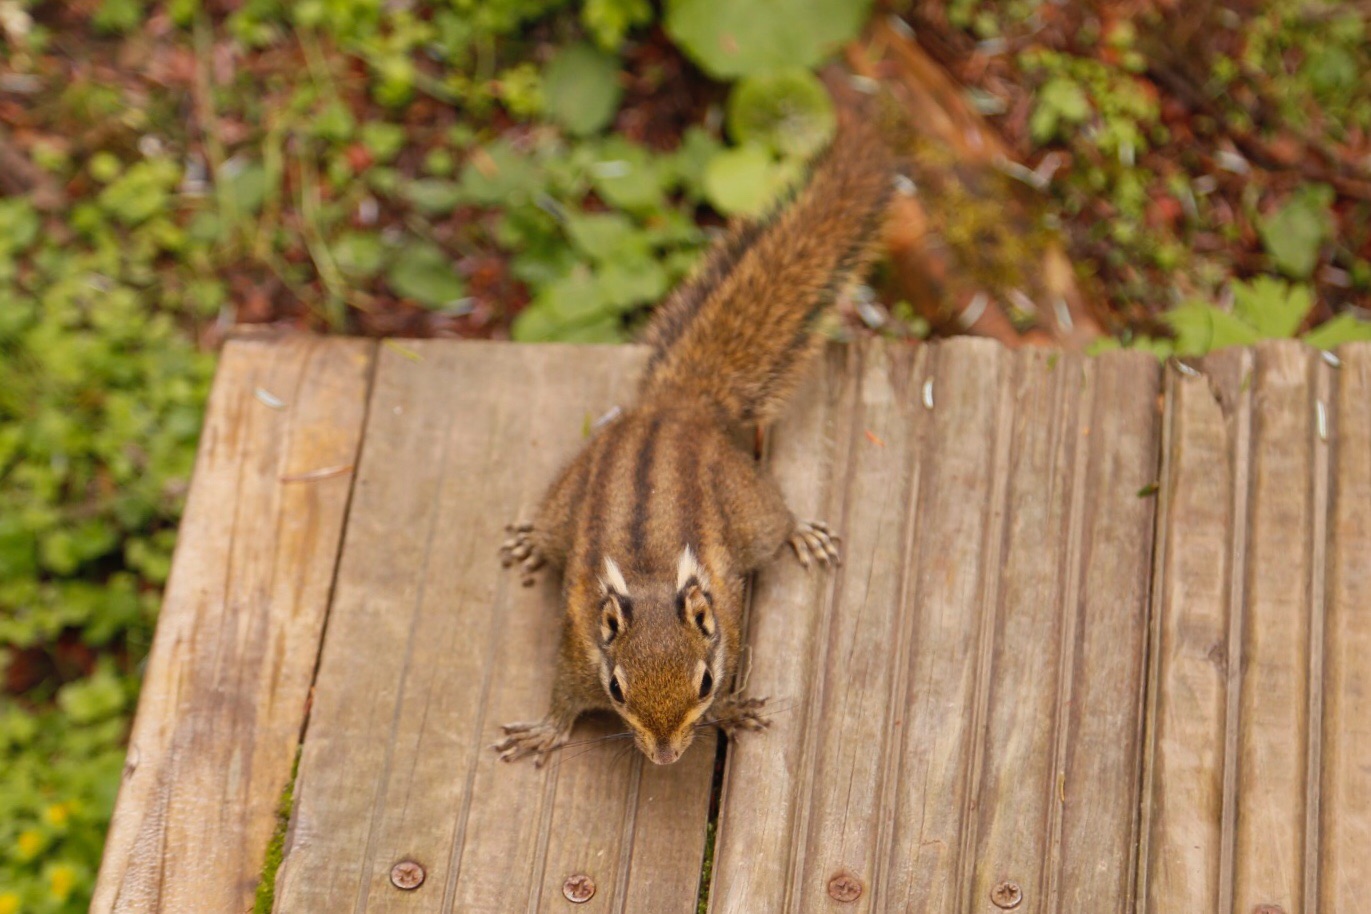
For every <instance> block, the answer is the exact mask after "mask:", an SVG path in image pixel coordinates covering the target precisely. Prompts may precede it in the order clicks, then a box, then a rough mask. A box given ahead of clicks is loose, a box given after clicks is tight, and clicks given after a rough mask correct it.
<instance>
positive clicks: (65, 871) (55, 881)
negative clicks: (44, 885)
mask: <svg viewBox="0 0 1371 914" xmlns="http://www.w3.org/2000/svg"><path fill="white" fill-rule="evenodd" d="M48 882H49V883H50V887H51V891H52V897H53V898H56V899H57V900H58V901H66V900H67V896H69V895H71V890H72V889H74V888H76V868H75V867H72V866H69V865H68V864H65V863H59V864H57V865H56V866H54V867H53V868H52V869H50V870H48Z"/></svg>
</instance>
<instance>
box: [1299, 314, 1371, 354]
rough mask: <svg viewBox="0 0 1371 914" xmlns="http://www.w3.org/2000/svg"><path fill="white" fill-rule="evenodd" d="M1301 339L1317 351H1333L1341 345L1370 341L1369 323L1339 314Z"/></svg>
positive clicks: (1370, 328)
mask: <svg viewBox="0 0 1371 914" xmlns="http://www.w3.org/2000/svg"><path fill="white" fill-rule="evenodd" d="M1302 339H1303V340H1304V341H1305V342H1306V343H1308V344H1309V345H1310V346H1314V347H1316V348H1318V349H1334V348H1336V347H1338V346H1341V345H1342V344H1343V343H1357V342H1362V341H1364V340H1371V321H1359V320H1357V319H1356V318H1355V317H1353V316H1352V315H1350V314H1339V315H1338V316H1337V317H1335V318H1333V319H1332V320H1328V321H1324V322H1323V323H1322V324H1319V325H1318V326H1317V327H1315V328H1314V329H1313V330H1310V331H1309V332H1308V333H1306V334H1305V335H1304V336H1303V337H1302Z"/></svg>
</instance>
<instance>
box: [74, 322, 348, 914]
mask: <svg viewBox="0 0 1371 914" xmlns="http://www.w3.org/2000/svg"><path fill="white" fill-rule="evenodd" d="M374 352H375V346H374V344H372V343H370V342H362V341H358V340H325V339H320V338H309V337H299V338H294V339H290V340H287V341H283V342H277V343H263V342H247V341H243V342H231V343H229V344H228V345H227V346H226V347H225V348H224V352H223V355H222V356H221V357H220V361H219V373H218V376H217V377H216V379H215V382H214V390H213V392H212V394H211V396H210V403H209V410H208V414H207V416H206V420H205V426H204V432H203V433H202V435H201V443H200V453H199V457H198V459H197V463H196V469H195V477H194V484H193V485H192V486H191V490H190V495H189V498H188V501H187V504H186V511H185V516H184V518H183V520H182V522H181V533H180V541H179V543H178V545H177V551H176V560H175V564H174V569H173V571H172V575H171V580H170V581H169V582H168V585H167V591H166V596H165V599H164V600H163V604H162V616H161V619H160V620H159V621H158V625H157V637H156V640H155V641H154V642H153V647H152V655H151V657H150V658H149V660H148V667H147V675H146V678H145V680H144V683H143V694H142V699H141V701H140V703H139V706H138V717H137V721H136V723H135V725H134V729H133V735H132V738H131V739H130V741H129V752H128V761H127V763H126V764H125V766H124V778H123V783H122V784H121V786H120V789H119V803H118V807H117V808H116V810H115V815H114V821H113V822H112V824H111V825H110V831H109V836H108V839H107V841H106V844H105V856H104V862H103V863H102V865H101V868H100V878H99V882H98V884H97V888H96V892H95V899H94V904H93V905H92V908H91V910H92V911H94V912H98V914H105V912H135V911H136V912H154V911H155V912H163V911H165V912H183V911H198V912H207V914H208V912H224V914H242V912H243V911H246V910H249V909H250V908H251V907H252V899H253V891H254V889H255V888H256V885H257V881H258V877H259V875H260V873H261V871H262V859H263V856H264V855H265V853H266V848H267V842H268V840H269V839H270V838H271V834H272V831H273V830H274V828H275V825H276V806H277V802H278V799H279V797H280V795H281V792H282V791H283V790H284V789H285V787H286V784H287V782H288V781H289V779H290V771H291V766H292V764H293V762H294V760H295V752H296V746H297V744H298V740H299V737H300V732H301V728H302V726H303V724H304V720H305V715H306V698H307V695H308V692H309V687H310V682H311V679H312V677H313V675H314V666H315V662H316V658H317V656H318V651H319V639H320V636H321V634H322V632H323V626H324V619H325V616H326V614H327V609H328V599H329V589H330V587H331V585H332V582H333V573H334V565H335V563H336V561H337V557H338V544H339V542H340V541H341V539H342V533H343V522H344V517H345V514H346V510H347V503H348V492H349V491H350V488H351V485H352V467H353V465H354V463H355V462H356V459H357V449H358V445H359V444H360V443H361V437H362V427H363V422H364V418H365V417H364V410H365V404H366V390H367V383H368V379H369V375H370V372H371V363H372V357H373V354H374ZM321 471H322V472H321Z"/></svg>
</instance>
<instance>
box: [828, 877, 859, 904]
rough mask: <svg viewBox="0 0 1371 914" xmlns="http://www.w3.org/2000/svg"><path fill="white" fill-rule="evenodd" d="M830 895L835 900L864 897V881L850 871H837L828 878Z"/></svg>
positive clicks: (846, 901)
mask: <svg viewBox="0 0 1371 914" xmlns="http://www.w3.org/2000/svg"><path fill="white" fill-rule="evenodd" d="M828 895H829V897H830V898H832V899H833V900H834V901H841V902H844V903H850V902H853V901H856V900H857V899H858V898H861V897H862V881H861V880H860V879H858V878H857V877H856V876H854V875H852V874H851V873H848V872H841V873H835V874H834V876H833V878H832V879H830V880H828Z"/></svg>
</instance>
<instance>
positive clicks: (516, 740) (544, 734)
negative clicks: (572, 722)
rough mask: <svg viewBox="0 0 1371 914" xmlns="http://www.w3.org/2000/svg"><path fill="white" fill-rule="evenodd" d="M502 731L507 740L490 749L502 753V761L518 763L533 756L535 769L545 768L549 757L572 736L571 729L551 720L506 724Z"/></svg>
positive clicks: (501, 728)
mask: <svg viewBox="0 0 1371 914" xmlns="http://www.w3.org/2000/svg"><path fill="white" fill-rule="evenodd" d="M500 730H501V731H502V732H503V733H504V734H505V738H504V739H502V740H500V741H499V742H498V743H495V744H494V745H492V746H491V747H490V748H491V749H493V750H494V751H496V752H498V753H500V761H502V762H517V761H518V760H519V759H521V758H524V757H525V756H528V755H532V756H534V759H533V767H534V768H541V767H543V764H544V763H545V762H546V761H547V757H548V756H549V755H551V754H552V752H553V751H554V750H556V749H559V748H561V746H562V744H563V743H565V742H566V740H567V736H568V735H569V734H570V728H569V727H559V726H558V725H557V724H556V723H555V722H554V721H550V720H540V721H528V722H523V723H515V724H504V725H503V726H501V727H500Z"/></svg>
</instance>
